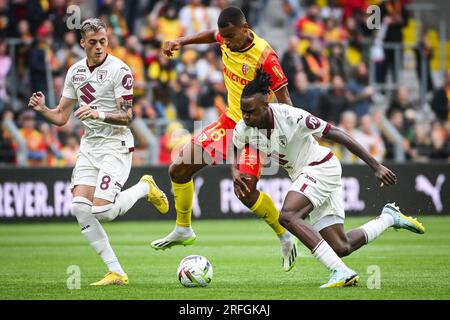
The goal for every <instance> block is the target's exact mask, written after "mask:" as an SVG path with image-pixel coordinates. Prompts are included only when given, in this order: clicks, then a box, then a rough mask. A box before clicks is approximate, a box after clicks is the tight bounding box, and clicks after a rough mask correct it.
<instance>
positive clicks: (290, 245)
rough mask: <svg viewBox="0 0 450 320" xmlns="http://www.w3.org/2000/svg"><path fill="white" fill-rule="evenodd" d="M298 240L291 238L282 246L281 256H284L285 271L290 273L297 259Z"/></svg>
mask: <svg viewBox="0 0 450 320" xmlns="http://www.w3.org/2000/svg"><path fill="white" fill-rule="evenodd" d="M297 252H298V247H297V240H296V239H295V238H294V237H291V240H290V241H287V242H286V243H282V244H281V254H282V256H283V257H282V259H281V261H282V266H283V269H284V271H286V272H288V271H290V270H291V269H292V268H293V267H294V266H295V261H296V259H297Z"/></svg>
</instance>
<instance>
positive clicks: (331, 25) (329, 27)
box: [324, 18, 348, 45]
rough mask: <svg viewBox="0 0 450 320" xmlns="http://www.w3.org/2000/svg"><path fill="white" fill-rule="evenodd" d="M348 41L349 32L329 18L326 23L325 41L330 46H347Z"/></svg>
mask: <svg viewBox="0 0 450 320" xmlns="http://www.w3.org/2000/svg"><path fill="white" fill-rule="evenodd" d="M347 39H348V33H347V30H346V29H345V28H344V26H343V25H341V24H339V21H338V20H336V19H332V18H328V19H327V20H326V21H325V31H324V40H325V42H327V43H328V44H337V43H338V44H341V45H343V44H345V43H346V41H347Z"/></svg>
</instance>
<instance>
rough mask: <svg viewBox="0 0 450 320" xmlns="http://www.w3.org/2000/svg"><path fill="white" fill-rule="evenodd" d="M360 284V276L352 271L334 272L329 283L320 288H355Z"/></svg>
mask: <svg viewBox="0 0 450 320" xmlns="http://www.w3.org/2000/svg"><path fill="white" fill-rule="evenodd" d="M358 283H359V275H358V274H357V273H356V272H355V271H353V270H351V269H348V270H333V271H332V272H331V275H330V278H329V279H328V282H327V283H325V284H323V285H321V286H320V288H338V287H353V286H357V285H358Z"/></svg>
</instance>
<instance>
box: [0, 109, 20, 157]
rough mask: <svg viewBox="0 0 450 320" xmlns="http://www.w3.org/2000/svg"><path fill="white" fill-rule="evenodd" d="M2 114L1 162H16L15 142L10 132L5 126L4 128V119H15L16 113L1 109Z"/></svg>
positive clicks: (0, 133) (0, 135) (0, 126)
mask: <svg viewBox="0 0 450 320" xmlns="http://www.w3.org/2000/svg"><path fill="white" fill-rule="evenodd" d="M0 114H1V120H2V122H1V123H0V164H2V163H15V162H16V153H15V150H14V143H13V141H12V139H11V136H10V134H9V132H8V131H7V130H6V129H5V128H3V120H4V119H10V120H13V118H14V114H13V113H12V112H11V111H4V112H1V111H0Z"/></svg>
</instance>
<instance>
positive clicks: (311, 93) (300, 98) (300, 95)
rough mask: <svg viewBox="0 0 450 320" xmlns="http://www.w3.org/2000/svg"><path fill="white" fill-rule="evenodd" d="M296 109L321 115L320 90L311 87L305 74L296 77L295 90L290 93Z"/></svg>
mask: <svg viewBox="0 0 450 320" xmlns="http://www.w3.org/2000/svg"><path fill="white" fill-rule="evenodd" d="M289 95H290V96H291V100H292V103H293V104H294V107H297V108H301V109H304V110H306V111H308V112H310V113H312V114H315V115H316V114H318V113H319V102H320V95H321V92H320V89H319V88H317V87H314V86H310V85H309V83H308V78H307V77H306V74H305V73H304V72H299V73H297V75H296V76H295V81H294V90H292V91H289Z"/></svg>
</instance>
